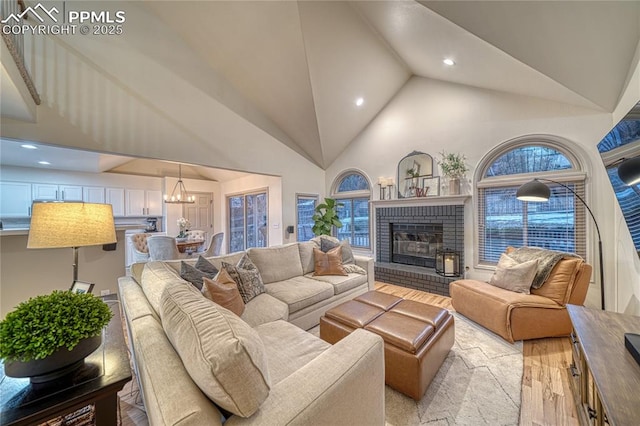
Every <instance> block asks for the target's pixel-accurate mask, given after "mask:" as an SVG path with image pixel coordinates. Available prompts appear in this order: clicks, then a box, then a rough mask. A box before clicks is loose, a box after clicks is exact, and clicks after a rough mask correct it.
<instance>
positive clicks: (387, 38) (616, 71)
mask: <svg viewBox="0 0 640 426" xmlns="http://www.w3.org/2000/svg"><path fill="white" fill-rule="evenodd" d="M107 3H108V4H110V6H109V7H112V8H119V9H124V10H127V14H128V15H127V17H128V22H127V24H128V25H129V27H127V34H126V39H125V40H127V43H128V46H117V47H118V49H120V50H124V49H127V48H131V49H133V50H138V51H140V52H144V54H145V55H148V56H149V57H153V58H154V60H155V61H158V62H162V63H163V65H164V66H165V67H167V68H171V69H172V70H174V71H175V72H176V74H180V75H181V76H183V77H185V76H189V78H191V81H192V83H193V85H194V86H199V87H200V88H201V89H204V88H205V86H207V84H208V83H207V82H209V83H211V84H210V85H211V86H215V87H214V89H209V90H202V91H203V92H207V93H208V96H211V97H212V98H215V100H216V101H217V102H219V103H221V104H223V105H225V106H226V107H227V108H228V109H230V110H232V111H234V113H235V114H237V115H239V116H241V117H242V118H243V119H244V120H246V123H247V125H250V126H255V127H257V128H260V129H261V130H262V131H264V132H267V133H269V134H270V135H271V136H272V137H274V138H275V139H277V140H278V141H280V142H282V143H283V144H285V145H287V146H289V147H290V148H291V149H293V150H295V151H296V152H298V153H300V154H301V155H303V156H305V157H306V158H308V159H309V160H311V161H312V162H314V163H315V164H317V165H318V166H320V167H322V168H327V167H328V166H329V165H330V164H331V163H332V162H333V161H334V160H335V159H336V158H337V157H338V156H339V155H340V154H341V152H342V151H343V150H344V149H345V148H346V147H347V146H348V144H349V143H350V142H351V141H352V140H353V139H354V138H355V137H356V136H357V135H358V134H359V133H360V132H361V131H362V130H363V129H364V128H365V127H366V126H367V124H368V123H369V122H371V120H372V119H373V118H374V117H375V116H376V115H377V114H378V113H379V112H380V111H381V110H382V109H383V108H384V106H385V105H386V104H387V103H388V102H389V101H390V100H391V99H392V98H393V97H394V95H395V94H396V93H397V92H398V91H399V90H400V89H401V88H402V87H403V85H404V84H405V83H406V82H407V81H408V80H409V79H410V78H411V77H412V76H419V77H426V78H432V79H439V80H445V81H450V82H454V83H459V84H464V85H468V86H474V87H479V88H484V89H492V90H498V91H503V92H509V93H515V94H519V95H526V96H533V97H538V98H543V99H547V100H551V101H555V102H560V103H565V104H570V105H577V106H580V107H585V108H590V109H593V110H595V111H601V112H612V111H613V110H614V108H615V107H616V105H617V103H618V101H619V99H620V96H621V94H622V93H623V91H624V89H625V88H626V85H627V84H628V80H629V76H630V71H631V70H632V69H634V68H635V66H636V65H637V61H638V57H637V55H636V52H637V49H638V42H639V40H640V2H636V1H602V2H597V1H468V2H465V1H420V2H416V1H404V0H400V1H326V2H321V1H270V2H264V1H146V2H107ZM107 3H104V4H107ZM114 4H115V6H114ZM145 15H146V18H147V19H146V20H145V22H147V25H144V26H143V25H141V24H130V22H129V21H130V19H129V17H130V16H131V21H133V17H134V16H136V17H137V18H141V17H144V16H145ZM136 22H142V19H138V21H136ZM160 34H162V35H161V36H160ZM67 40H68V43H69V44H71V45H72V46H73V48H74V49H75V51H76V52H78V54H79V55H84V56H86V57H87V58H90V59H91V61H92V62H91V66H93V67H99V66H100V61H99V60H98V59H96V58H97V57H98V56H99V55H100V51H99V50H98V49H97V47H96V46H99V45H96V43H95V42H94V43H93V44H90V43H88V42H85V43H84V44H82V41H85V39H81V38H78V37H76V38H75V39H73V38H72V37H71V36H68V37H67ZM156 40H157V41H156ZM163 40H175V41H176V44H175V45H176V46H179V48H175V46H172V47H173V48H170V47H168V44H167V43H163ZM107 42H109V41H107V40H105V39H104V38H103V39H102V40H101V41H100V43H107ZM152 43H155V45H154V44H152ZM187 51H188V52H187ZM194 57H195V58H197V62H198V66H197V67H194V66H193V65H192V64H193V58H194ZM445 58H450V59H452V60H453V61H454V62H455V65H453V66H448V65H445V64H444V63H443V62H442V61H443V59H445ZM187 59H188V60H187ZM3 61H4V58H3ZM105 64H106V62H105ZM181 67H182V69H181ZM105 68H106V65H105ZM105 72H106V73H112V74H113V76H112V79H113V80H117V79H118V76H117V75H116V71H112V70H108V69H105ZM119 83H120V84H122V85H123V86H126V85H129V84H133V83H130V82H127V81H121V82H119ZM157 89H159V90H166V91H167V95H168V97H170V96H169V95H171V96H180V94H179V93H178V94H176V93H172V92H171V88H157ZM131 90H137V89H136V88H131ZM3 96H4V95H3ZM358 98H362V100H363V103H362V105H356V100H357V99H358ZM150 103H151V101H150Z"/></svg>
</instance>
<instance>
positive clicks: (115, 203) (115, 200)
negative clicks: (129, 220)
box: [104, 188, 125, 217]
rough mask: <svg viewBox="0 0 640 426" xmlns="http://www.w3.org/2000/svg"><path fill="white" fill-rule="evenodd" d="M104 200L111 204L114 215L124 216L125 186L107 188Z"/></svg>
mask: <svg viewBox="0 0 640 426" xmlns="http://www.w3.org/2000/svg"><path fill="white" fill-rule="evenodd" d="M104 192H105V197H104V201H105V203H107V204H111V207H112V209H113V216H115V217H119V216H124V214H125V209H124V188H105V190H104Z"/></svg>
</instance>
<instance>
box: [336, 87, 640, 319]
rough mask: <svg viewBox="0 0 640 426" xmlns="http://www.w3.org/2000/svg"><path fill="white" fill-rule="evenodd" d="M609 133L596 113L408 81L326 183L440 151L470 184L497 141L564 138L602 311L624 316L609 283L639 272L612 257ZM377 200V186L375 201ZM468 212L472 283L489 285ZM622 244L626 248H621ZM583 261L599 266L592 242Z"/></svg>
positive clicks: (591, 298)
mask: <svg viewBox="0 0 640 426" xmlns="http://www.w3.org/2000/svg"><path fill="white" fill-rule="evenodd" d="M636 100H637V98H636ZM612 126H613V124H612V116H611V114H607V113H603V112H599V111H594V110H590V109H585V108H579V107H573V106H570V105H565V104H560V103H555V102H549V101H545V100H542V99H538V98H532V97H524V96H517V95H511V94H507V93H502V92H497V91H492V90H484V89H478V88H473V87H469V86H464V85H459V84H453V83H446V82H443V81H439V80H431V79H426V78H420V77H413V78H412V79H411V80H409V82H407V84H406V85H405V86H404V87H403V89H402V90H401V91H400V92H399V93H398V94H397V95H396V96H395V98H394V99H392V100H391V102H390V103H389V104H388V105H387V107H386V108H385V109H384V110H383V111H382V112H381V113H380V114H379V115H378V116H377V117H376V119H375V120H374V121H373V122H372V123H371V124H370V125H369V126H368V127H367V128H366V129H365V130H364V131H363V132H362V133H361V134H360V135H359V136H358V137H357V138H356V139H355V140H354V141H353V143H352V144H351V145H350V146H349V147H348V148H347V149H346V150H345V152H344V153H343V154H342V156H341V157H340V158H339V159H338V160H336V161H335V162H334V163H333V164H332V165H331V166H330V167H329V168H328V169H327V173H326V182H325V184H326V187H327V188H330V187H331V184H332V182H333V180H334V179H335V178H336V176H337V175H338V174H340V173H341V172H342V171H343V170H344V169H347V168H353V167H356V168H359V169H361V170H363V171H364V172H365V173H366V174H367V175H368V176H369V178H370V179H371V181H372V182H377V179H378V177H379V176H387V177H388V176H394V177H395V176H396V167H397V164H398V161H400V159H401V158H402V157H403V156H405V155H406V154H408V153H409V152H411V151H413V150H418V151H423V152H426V153H428V154H431V155H432V156H433V157H434V159H438V158H439V156H438V153H439V152H440V151H442V150H443V149H444V150H446V151H447V152H460V153H463V154H465V155H466V157H467V162H468V164H469V166H470V167H471V171H470V172H469V173H468V174H467V178H469V179H471V178H472V176H473V174H474V172H475V168H476V167H477V165H478V163H479V162H480V160H481V158H482V157H483V156H484V155H485V154H486V153H487V152H488V151H489V150H491V149H492V148H494V147H496V146H497V145H499V144H500V143H501V142H504V141H507V140H510V139H513V138H516V137H519V136H523V135H529V134H550V135H556V136H560V137H562V138H565V139H568V140H569V141H572V142H573V145H575V147H576V149H577V150H578V151H579V152H578V154H579V155H581V156H583V157H584V158H585V159H586V163H587V164H585V166H586V171H587V182H588V184H589V190H588V194H587V202H588V203H590V206H591V208H592V210H593V211H594V214H595V215H596V217H597V218H599V225H600V230H601V232H602V235H603V239H604V241H603V246H604V252H605V262H604V263H605V277H606V278H605V281H606V283H605V289H606V299H607V301H608V302H607V306H608V307H609V306H611V307H610V308H609V309H625V308H624V307H623V306H620V307H617V306H616V307H614V306H613V304H614V302H615V298H616V296H615V295H616V293H617V292H618V291H619V290H618V289H619V288H628V287H629V284H628V282H622V281H620V282H619V284H615V279H614V278H613V277H614V276H616V274H617V275H620V274H621V273H622V270H624V271H625V272H624V275H625V276H628V275H629V274H632V273H636V272H635V271H634V270H632V269H630V268H628V265H620V264H619V263H620V262H619V260H618V258H617V257H616V256H614V255H611V254H612V253H615V252H616V246H617V245H618V241H617V239H616V238H615V237H614V236H615V235H616V233H617V232H616V228H617V227H618V224H617V223H616V222H617V221H616V220H611V218H612V216H613V215H614V212H613V210H614V208H613V207H612V206H614V205H617V201H616V199H615V196H614V194H613V191H612V189H611V185H610V184H609V181H608V178H607V175H606V172H605V170H604V167H603V165H602V161H601V160H600V156H599V154H598V152H597V148H596V145H597V143H598V142H599V141H600V140H601V139H602V137H603V136H604V135H605V134H606V133H607V132H608V131H609V130H610V129H611V127H612ZM472 185H473V182H470V181H469V182H467V183H466V185H465V189H466V192H467V193H468V194H471V188H472V187H473V186H472ZM596 194H597V196H596ZM378 197H379V194H378V191H377V186H375V188H374V191H373V198H374V199H377V198H378ZM596 199H597V202H596ZM473 206H474V204H473V202H467V204H466V206H465V259H466V262H467V265H466V266H469V267H470V268H471V270H470V276H471V277H474V278H480V279H486V278H488V277H489V276H490V275H491V271H490V270H485V269H482V268H479V267H478V266H477V265H475V264H474V263H475V262H474V260H475V239H474V235H475V229H476V225H475V220H476V218H475V214H474V207H473ZM593 232H595V230H593V229H592V230H591V240H592V241H595V240H596V237H595V235H594V234H593ZM623 244H624V245H625V247H626V246H628V244H627V243H626V242H623ZM588 260H589V261H590V262H591V263H592V264H594V263H596V262H597V246H596V245H595V243H594V244H593V245H592V247H590V249H589V252H588ZM616 264H617V266H616ZM594 266H595V265H594ZM616 271H617V272H616ZM596 276H597V274H594V277H596ZM593 280H594V278H592V285H591V286H590V289H589V293H588V296H587V303H588V304H589V305H591V306H594V307H599V306H600V290H599V286H598V285H597V284H596V283H594V282H593ZM625 291H626V290H625ZM637 312H639V313H640V311H637Z"/></svg>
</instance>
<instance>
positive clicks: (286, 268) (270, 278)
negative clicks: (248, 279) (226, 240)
mask: <svg viewBox="0 0 640 426" xmlns="http://www.w3.org/2000/svg"><path fill="white" fill-rule="evenodd" d="M247 255H248V256H249V258H250V259H251V261H252V262H253V264H254V265H256V267H257V268H258V270H259V271H260V276H262V282H263V283H265V284H268V283H273V282H276V281H284V280H286V279H289V278H292V277H299V276H300V275H303V272H302V262H301V261H300V251H299V249H298V244H297V243H293V244H287V245H284V246H275V247H259V248H250V249H249V250H247Z"/></svg>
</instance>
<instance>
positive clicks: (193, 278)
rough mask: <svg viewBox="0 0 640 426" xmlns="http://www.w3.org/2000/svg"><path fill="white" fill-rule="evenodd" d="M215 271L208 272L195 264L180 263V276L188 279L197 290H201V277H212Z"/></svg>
mask: <svg viewBox="0 0 640 426" xmlns="http://www.w3.org/2000/svg"><path fill="white" fill-rule="evenodd" d="M216 273H217V272H214V273H208V272H204V271H201V270H200V269H197V268H196V267H195V266H191V265H189V264H188V263H185V262H182V264H181V265H180V277H181V278H183V279H185V280H187V281H189V282H190V283H191V284H193V285H194V286H195V287H196V288H197V289H198V290H202V279H203V278H213V277H215V275H216Z"/></svg>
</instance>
